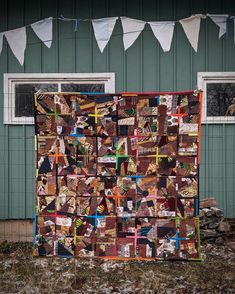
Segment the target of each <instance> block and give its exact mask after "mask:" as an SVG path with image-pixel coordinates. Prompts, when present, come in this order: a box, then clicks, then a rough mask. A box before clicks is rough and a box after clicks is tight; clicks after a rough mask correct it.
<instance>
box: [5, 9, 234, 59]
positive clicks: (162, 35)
mask: <svg viewBox="0 0 235 294" xmlns="http://www.w3.org/2000/svg"><path fill="white" fill-rule="evenodd" d="M207 17H209V18H210V20H211V21H212V22H213V23H214V24H215V25H216V26H217V27H218V29H219V36H218V37H219V39H220V38H221V37H223V36H224V35H226V36H228V20H229V19H231V20H233V23H234V27H235V17H234V16H229V15H228V14H206V15H203V14H195V15H191V16H190V17H188V18H184V19H180V20H176V21H149V22H147V21H144V20H139V19H133V18H128V17H124V16H122V17H105V18H100V19H89V18H87V19H80V18H67V17H64V16H63V15H61V16H60V17H57V18H55V17H48V18H45V19H42V20H39V21H37V22H35V23H32V24H29V25H25V26H23V27H20V28H17V29H14V30H9V31H4V32H0V54H1V52H2V48H3V40H4V37H5V39H6V41H7V43H8V45H9V47H10V48H11V50H12V52H13V54H14V55H15V57H16V58H17V60H18V61H19V63H20V64H21V65H23V64H24V55H25V49H26V45H27V32H26V27H30V28H31V29H32V30H33V31H34V33H35V34H36V36H37V37H38V38H39V40H40V41H41V42H43V44H44V45H45V46H46V47H47V48H51V45H52V42H53V21H54V20H56V21H57V20H59V21H63V22H64V21H67V22H73V30H74V32H75V33H76V32H77V31H79V27H80V22H91V24H92V27H93V31H94V35H95V39H96V42H97V45H98V47H99V49H100V51H101V53H103V51H104V49H105V47H106V46H107V44H108V42H109V40H110V38H111V36H112V35H113V30H114V28H115V25H116V21H117V20H118V19H120V21H121V25H122V31H123V32H122V34H121V35H123V47H124V50H125V51H126V50H128V49H129V48H130V47H131V46H132V45H133V44H134V42H135V41H136V40H137V39H138V37H139V36H140V34H141V32H142V31H143V30H144V29H145V28H146V26H147V25H148V26H149V27H150V28H151V29H147V30H149V31H152V33H153V35H154V36H155V38H156V39H157V41H158V42H159V44H160V46H161V48H162V50H163V51H164V52H168V51H170V49H171V44H172V39H173V34H174V28H175V24H176V23H179V24H180V25H181V26H182V29H183V31H184V33H185V35H186V38H187V40H188V41H189V43H190V45H191V46H192V48H193V50H194V51H195V52H197V50H198V40H199V34H200V25H201V20H204V19H206V18H207ZM115 35H117V34H115ZM118 35H120V34H118ZM234 43H235V31H234ZM29 44H30V43H29Z"/></svg>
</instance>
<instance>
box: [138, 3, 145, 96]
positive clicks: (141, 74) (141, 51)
mask: <svg viewBox="0 0 235 294" xmlns="http://www.w3.org/2000/svg"><path fill="white" fill-rule="evenodd" d="M139 14H140V19H141V20H143V0H140V11H139ZM145 26H146V24H145ZM144 30H145V28H144ZM144 30H143V32H142V33H141V35H140V64H139V66H140V91H141V92H143V84H144V83H143V38H144V35H143V34H144Z"/></svg>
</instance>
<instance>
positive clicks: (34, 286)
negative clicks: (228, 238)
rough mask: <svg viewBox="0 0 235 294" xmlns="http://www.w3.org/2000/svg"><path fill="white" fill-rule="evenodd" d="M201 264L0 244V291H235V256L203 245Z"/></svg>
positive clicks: (128, 293)
mask: <svg viewBox="0 0 235 294" xmlns="http://www.w3.org/2000/svg"><path fill="white" fill-rule="evenodd" d="M201 252H202V258H203V261H202V262H188V261H186V262H183V261H179V262H178V261H176V262H171V261H166V262H155V261H154V262H150V261H146V262H145V261H113V260H101V259H94V258H90V259H89V258H80V259H75V258H70V259H66V258H57V257H55V258H33V255H32V243H22V242H21V243H18V244H17V243H10V244H9V243H7V242H5V243H4V244H0V293H38V294H43V293H45V294H47V293H51V294H53V293H80V294H82V293H84V294H87V293H92V294H95V293H97V294H101V293H106V294H109V293H110V294H111V293H116V294H117V293H125V294H132V293H135V294H140V293H141V294H145V293H148V294H155V293H162V294H168V293H169V294H171V293H176V294H188V293H194V294H195V293H235V284H234V280H235V253H234V252H233V250H231V249H230V248H229V247H227V246H215V245H211V244H207V245H203V246H201Z"/></svg>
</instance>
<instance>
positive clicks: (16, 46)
mask: <svg viewBox="0 0 235 294" xmlns="http://www.w3.org/2000/svg"><path fill="white" fill-rule="evenodd" d="M4 35H5V37H6V39H7V42H8V44H9V46H10V48H11V50H12V52H13V54H14V55H15V57H16V58H17V59H18V61H19V63H20V64H21V65H23V64H24V52H25V48H26V28H25V27H22V28H19V29H16V30H12V31H8V32H5V33H4Z"/></svg>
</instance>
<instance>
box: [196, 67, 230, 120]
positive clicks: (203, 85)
mask: <svg viewBox="0 0 235 294" xmlns="http://www.w3.org/2000/svg"><path fill="white" fill-rule="evenodd" d="M209 83H211V84H212V83H234V84H235V72H198V73H197V85H198V89H199V90H202V91H203V98H202V120H201V123H202V124H234V123H235V116H207V84H209Z"/></svg>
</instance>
